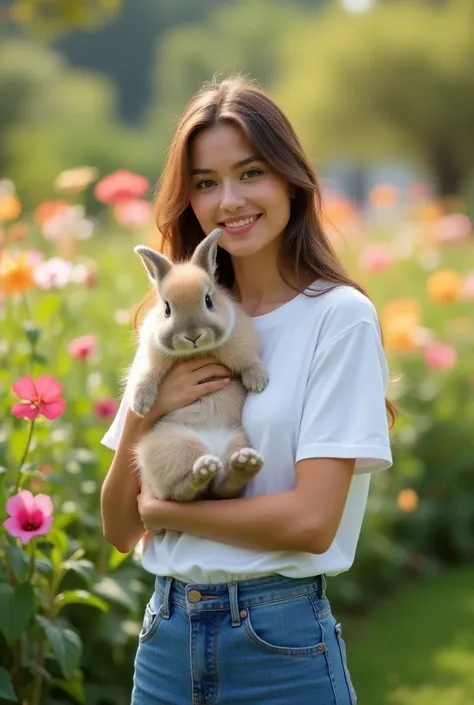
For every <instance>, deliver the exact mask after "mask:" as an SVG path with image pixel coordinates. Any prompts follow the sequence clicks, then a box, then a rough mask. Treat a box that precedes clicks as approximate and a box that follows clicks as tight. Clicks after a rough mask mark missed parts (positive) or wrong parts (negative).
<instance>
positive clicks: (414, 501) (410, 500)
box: [397, 490, 420, 512]
mask: <svg viewBox="0 0 474 705" xmlns="http://www.w3.org/2000/svg"><path fill="white" fill-rule="evenodd" d="M419 503H420V500H419V497H418V495H417V493H416V492H415V490H402V491H401V492H399V493H398V497H397V506H398V508H399V509H400V510H401V511H402V512H414V511H415V509H416V508H417V507H418V505H419Z"/></svg>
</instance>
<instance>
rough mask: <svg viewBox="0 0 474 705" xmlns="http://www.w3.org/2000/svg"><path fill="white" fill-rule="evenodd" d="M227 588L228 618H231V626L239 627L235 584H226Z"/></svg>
mask: <svg viewBox="0 0 474 705" xmlns="http://www.w3.org/2000/svg"><path fill="white" fill-rule="evenodd" d="M228 587H229V602H230V616H231V617H232V626H233V627H240V611H239V600H238V595H237V583H236V582H231V583H228Z"/></svg>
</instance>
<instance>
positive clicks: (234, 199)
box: [221, 183, 245, 212]
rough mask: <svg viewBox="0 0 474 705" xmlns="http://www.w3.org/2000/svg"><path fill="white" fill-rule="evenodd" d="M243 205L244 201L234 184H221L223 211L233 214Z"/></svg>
mask: <svg viewBox="0 0 474 705" xmlns="http://www.w3.org/2000/svg"><path fill="white" fill-rule="evenodd" d="M244 205H245V199H244V197H243V194H242V193H241V192H240V190H239V187H238V185H236V184H234V183H228V184H223V187H222V198H221V208H222V210H224V211H230V212H234V211H236V210H238V209H239V208H242V206H244Z"/></svg>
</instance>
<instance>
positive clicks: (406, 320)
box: [380, 299, 421, 351]
mask: <svg viewBox="0 0 474 705" xmlns="http://www.w3.org/2000/svg"><path fill="white" fill-rule="evenodd" d="M420 318H421V314H420V305H419V303H418V302H417V301H415V300H414V299H395V300H394V301H391V302H390V303H389V304H387V305H386V306H385V307H384V309H383V310H382V312H381V316H380V322H381V326H382V330H383V334H384V342H385V346H386V348H387V350H397V351H405V350H412V349H413V348H415V347H416V346H417V340H416V332H417V330H418V328H419V325H420Z"/></svg>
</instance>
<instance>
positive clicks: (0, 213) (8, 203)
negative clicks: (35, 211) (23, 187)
mask: <svg viewBox="0 0 474 705" xmlns="http://www.w3.org/2000/svg"><path fill="white" fill-rule="evenodd" d="M20 213H21V203H20V201H19V199H18V198H17V197H16V196H15V195H14V194H11V193H10V194H5V195H4V196H1V197H0V221H4V220H16V219H17V218H18V216H19V215H20Z"/></svg>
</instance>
